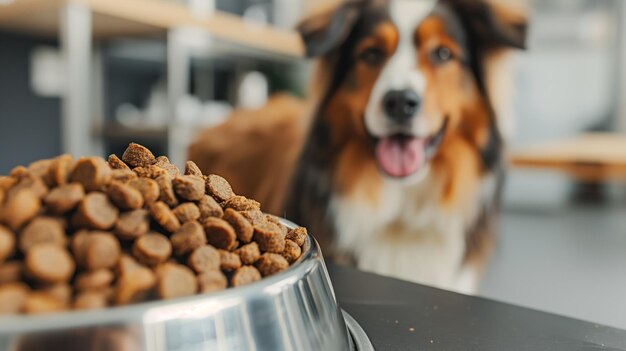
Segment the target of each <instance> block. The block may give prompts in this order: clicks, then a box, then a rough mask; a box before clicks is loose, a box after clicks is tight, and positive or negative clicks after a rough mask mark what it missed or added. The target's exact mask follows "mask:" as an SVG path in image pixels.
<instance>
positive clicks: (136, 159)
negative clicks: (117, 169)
mask: <svg viewBox="0 0 626 351" xmlns="http://www.w3.org/2000/svg"><path fill="white" fill-rule="evenodd" d="M122 160H123V161H124V162H125V163H126V164H127V165H129V166H131V167H145V166H149V165H152V164H154V163H155V162H156V159H155V158H154V155H153V154H152V152H150V150H148V148H146V147H145V146H142V145H139V144H136V143H130V144H129V145H128V147H127V148H126V151H124V154H123V155H122Z"/></svg>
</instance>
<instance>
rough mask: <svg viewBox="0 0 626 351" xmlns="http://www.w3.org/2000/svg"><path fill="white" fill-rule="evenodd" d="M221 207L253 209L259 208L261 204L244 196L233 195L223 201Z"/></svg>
mask: <svg viewBox="0 0 626 351" xmlns="http://www.w3.org/2000/svg"><path fill="white" fill-rule="evenodd" d="M222 207H224V208H232V209H233V210H237V211H253V210H259V209H261V204H259V203H258V202H257V201H255V200H252V199H248V198H247V197H245V196H239V195H235V196H232V197H231V198H229V199H228V200H226V201H224V202H223V203H222Z"/></svg>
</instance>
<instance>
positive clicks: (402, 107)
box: [383, 89, 420, 123]
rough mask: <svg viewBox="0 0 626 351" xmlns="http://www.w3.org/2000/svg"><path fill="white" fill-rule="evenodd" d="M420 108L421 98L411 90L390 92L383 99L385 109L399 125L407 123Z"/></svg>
mask: <svg viewBox="0 0 626 351" xmlns="http://www.w3.org/2000/svg"><path fill="white" fill-rule="evenodd" d="M419 107H420V98H419V96H417V94H416V93H415V92H414V91H413V90H411V89H404V90H390V91H388V92H387V94H385V96H384V97H383V109H384V110H385V112H386V113H387V115H388V116H389V117H390V118H391V119H393V120H394V121H396V122H398V123H406V121H407V120H408V119H410V118H411V117H413V116H414V115H415V112H417V110H418V109H419Z"/></svg>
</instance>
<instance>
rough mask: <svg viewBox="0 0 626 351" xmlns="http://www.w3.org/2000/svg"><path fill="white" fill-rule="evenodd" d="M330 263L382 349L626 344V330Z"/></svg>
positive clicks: (531, 349)
mask: <svg viewBox="0 0 626 351" xmlns="http://www.w3.org/2000/svg"><path fill="white" fill-rule="evenodd" d="M328 270H329V273H330V276H331V279H332V281H333V286H334V288H335V292H336V294H337V299H338V301H339V304H340V306H341V307H342V308H343V309H345V310H346V311H347V312H348V313H350V314H351V315H352V316H353V317H354V318H355V319H356V320H357V321H358V322H359V323H360V324H361V326H362V327H363V329H365V332H366V333H367V334H368V335H369V337H370V339H371V341H372V343H373V344H374V347H375V348H376V349H377V350H384V351H394V350H398V351H403V350H481V351H482V350H497V351H502V350H508V351H516V350H525V351H526V350H528V351H537V350H557V351H558V350H563V351H587V350H589V351H592V350H593V351H597V350H610V351H616V350H626V331H624V330H620V329H615V328H611V327H606V326H602V325H598V324H594V323H588V322H583V321H579V320H575V319H571V318H566V317H561V316H556V315H552V314H549V313H545V312H540V311H535V310H530V309H527V308H522V307H517V306H513V305H509V304H505V303H501V302H495V301H491V300H487V299H483V298H477V297H472V296H465V295H461V294H456V293H452V292H448V291H444V290H439V289H435V288H430V287H426V286H422V285H418V284H413V283H408V282H404V281H401V280H396V279H391V278H385V277H381V276H378V275H374V274H369V273H364V272H360V271H358V270H355V269H352V268H346V267H339V266H334V265H329V266H328ZM622 307H623V306H622ZM616 313H626V308H620V307H618V306H616Z"/></svg>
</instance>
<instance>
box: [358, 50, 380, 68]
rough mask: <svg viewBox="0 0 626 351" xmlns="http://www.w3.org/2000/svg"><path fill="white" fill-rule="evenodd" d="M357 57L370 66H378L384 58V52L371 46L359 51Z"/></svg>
mask: <svg viewBox="0 0 626 351" xmlns="http://www.w3.org/2000/svg"><path fill="white" fill-rule="evenodd" d="M359 59H360V60H362V61H363V62H365V63H367V64H368V65H370V66H378V65H380V64H381V63H382V62H383V60H384V59H385V53H384V52H383V50H382V49H380V48H377V47H371V48H367V49H365V50H363V51H361V53H360V54H359Z"/></svg>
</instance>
